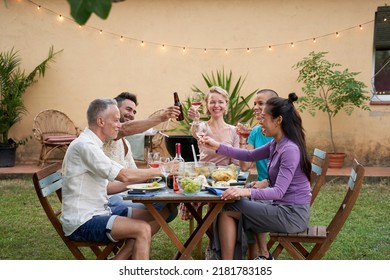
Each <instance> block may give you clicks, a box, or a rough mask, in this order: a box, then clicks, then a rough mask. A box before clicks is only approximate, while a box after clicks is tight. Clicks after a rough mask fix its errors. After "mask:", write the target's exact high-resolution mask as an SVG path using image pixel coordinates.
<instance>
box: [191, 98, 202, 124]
mask: <svg viewBox="0 0 390 280" xmlns="http://www.w3.org/2000/svg"><path fill="white" fill-rule="evenodd" d="M202 99H203V98H202V95H201V94H200V92H193V93H192V94H191V106H192V107H194V109H195V110H196V111H198V109H199V107H200V105H202ZM194 121H195V122H198V121H199V118H197V119H195V120H194Z"/></svg>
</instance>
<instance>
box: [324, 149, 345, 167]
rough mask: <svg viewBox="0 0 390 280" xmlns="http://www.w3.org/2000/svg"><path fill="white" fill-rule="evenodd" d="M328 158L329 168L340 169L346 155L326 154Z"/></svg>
mask: <svg viewBox="0 0 390 280" xmlns="http://www.w3.org/2000/svg"><path fill="white" fill-rule="evenodd" d="M328 157H329V168H342V167H343V164H344V159H345V157H346V154H345V153H328Z"/></svg>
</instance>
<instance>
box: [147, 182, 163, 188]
mask: <svg viewBox="0 0 390 280" xmlns="http://www.w3.org/2000/svg"><path fill="white" fill-rule="evenodd" d="M158 186H160V184H159V183H157V182H153V183H151V184H149V185H147V186H146V187H148V188H156V187H158Z"/></svg>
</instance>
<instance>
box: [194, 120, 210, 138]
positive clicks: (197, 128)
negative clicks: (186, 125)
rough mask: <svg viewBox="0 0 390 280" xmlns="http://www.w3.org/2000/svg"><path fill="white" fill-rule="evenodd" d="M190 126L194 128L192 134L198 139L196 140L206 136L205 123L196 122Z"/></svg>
mask: <svg viewBox="0 0 390 280" xmlns="http://www.w3.org/2000/svg"><path fill="white" fill-rule="evenodd" d="M192 126H193V127H194V132H195V134H196V136H197V137H198V139H201V138H202V137H203V136H205V135H206V133H207V124H206V122H199V121H198V122H196V123H194V124H192Z"/></svg>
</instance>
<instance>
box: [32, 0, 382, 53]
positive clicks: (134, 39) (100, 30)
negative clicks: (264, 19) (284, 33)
mask: <svg viewBox="0 0 390 280" xmlns="http://www.w3.org/2000/svg"><path fill="white" fill-rule="evenodd" d="M27 2H29V3H30V4H32V5H34V6H36V9H37V10H45V11H47V12H50V13H52V14H55V15H57V16H58V18H59V19H60V20H64V19H66V20H69V21H71V22H73V23H76V22H75V20H74V19H73V18H69V17H66V16H63V15H61V14H59V13H57V12H55V11H53V10H51V9H49V8H46V7H42V6H41V5H38V4H36V3H34V2H33V1H31V0H27ZM373 22H374V20H370V21H368V22H365V23H362V24H359V25H357V26H353V27H349V28H345V29H343V30H340V31H337V32H335V33H328V34H325V35H321V36H317V37H314V38H312V39H302V40H296V41H295V42H305V41H308V40H312V41H313V43H316V38H323V37H328V36H330V35H332V34H335V35H336V37H339V36H340V32H343V31H347V30H350V29H353V28H359V29H360V30H363V26H364V25H366V24H371V23H373ZM383 22H387V18H386V17H384V18H383ZM76 24H77V23H76ZM78 26H79V28H81V27H82V26H81V25H78ZM84 26H85V27H86V28H90V29H95V30H98V31H99V33H100V34H103V30H102V29H99V28H96V27H93V26H89V25H84ZM105 33H107V34H109V35H112V36H116V37H119V38H120V40H121V41H122V40H124V38H125V36H123V35H120V34H116V33H113V32H109V31H108V32H107V31H106V32H105ZM126 39H128V40H132V41H136V42H139V43H140V44H141V46H143V45H144V43H150V44H152V45H161V46H162V49H165V46H168V47H171V48H182V50H183V52H185V51H186V50H187V49H195V50H202V49H203V52H204V53H207V48H198V47H194V48H192V47H181V46H178V45H169V44H168V45H165V44H161V43H158V42H145V41H144V40H140V39H137V38H131V37H126ZM287 44H290V46H291V47H294V42H290V43H281V44H277V45H273V46H274V47H275V46H276V47H279V46H283V45H287ZM273 46H272V45H268V46H267V45H265V46H255V47H254V48H255V49H259V48H267V47H268V50H269V51H271V50H272V48H273ZM245 49H246V51H247V52H248V53H249V52H250V51H251V50H250V48H248V47H245V48H242V47H238V48H233V50H245ZM212 50H216V51H218V50H225V53H226V54H227V53H228V51H229V50H228V48H212Z"/></svg>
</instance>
